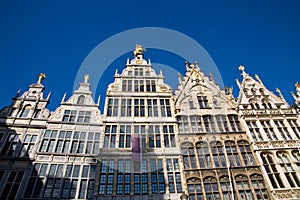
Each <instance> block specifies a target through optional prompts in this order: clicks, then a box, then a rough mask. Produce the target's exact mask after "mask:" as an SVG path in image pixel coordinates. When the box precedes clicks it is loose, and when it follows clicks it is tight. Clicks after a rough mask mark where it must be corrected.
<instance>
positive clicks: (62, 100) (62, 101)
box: [60, 93, 67, 104]
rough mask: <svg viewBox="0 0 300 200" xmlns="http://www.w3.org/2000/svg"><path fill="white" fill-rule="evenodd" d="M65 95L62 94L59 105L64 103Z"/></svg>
mask: <svg viewBox="0 0 300 200" xmlns="http://www.w3.org/2000/svg"><path fill="white" fill-rule="evenodd" d="M66 95H67V94H66V93H65V94H64V96H63V98H62V99H61V101H60V103H61V104H62V103H64V101H65V98H66Z"/></svg>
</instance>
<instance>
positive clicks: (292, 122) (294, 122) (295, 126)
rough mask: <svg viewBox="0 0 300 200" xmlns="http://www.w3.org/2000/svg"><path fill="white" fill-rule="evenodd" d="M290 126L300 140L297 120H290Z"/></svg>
mask: <svg viewBox="0 0 300 200" xmlns="http://www.w3.org/2000/svg"><path fill="white" fill-rule="evenodd" d="M288 123H289V125H290V126H291V128H292V130H293V133H294V134H295V135H296V137H297V138H298V139H300V127H299V125H298V123H297V120H292V119H291V120H288Z"/></svg>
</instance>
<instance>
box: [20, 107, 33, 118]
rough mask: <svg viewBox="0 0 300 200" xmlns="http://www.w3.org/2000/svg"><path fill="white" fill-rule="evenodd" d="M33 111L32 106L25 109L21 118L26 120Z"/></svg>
mask: <svg viewBox="0 0 300 200" xmlns="http://www.w3.org/2000/svg"><path fill="white" fill-rule="evenodd" d="M30 109H31V105H27V106H25V107H24V109H23V111H22V114H21V116H20V117H21V118H26V117H28V114H29V111H30Z"/></svg>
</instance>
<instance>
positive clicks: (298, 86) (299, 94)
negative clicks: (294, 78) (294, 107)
mask: <svg viewBox="0 0 300 200" xmlns="http://www.w3.org/2000/svg"><path fill="white" fill-rule="evenodd" d="M295 88H296V91H297V93H296V94H297V96H298V97H300V84H299V83H298V82H296V83H295Z"/></svg>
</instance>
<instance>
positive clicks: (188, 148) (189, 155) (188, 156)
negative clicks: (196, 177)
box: [181, 143, 197, 169]
mask: <svg viewBox="0 0 300 200" xmlns="http://www.w3.org/2000/svg"><path fill="white" fill-rule="evenodd" d="M181 150H182V156H183V164H184V169H195V168H197V166H196V159H195V149H194V147H193V145H192V144H191V143H185V144H184V145H182V147H181Z"/></svg>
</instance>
